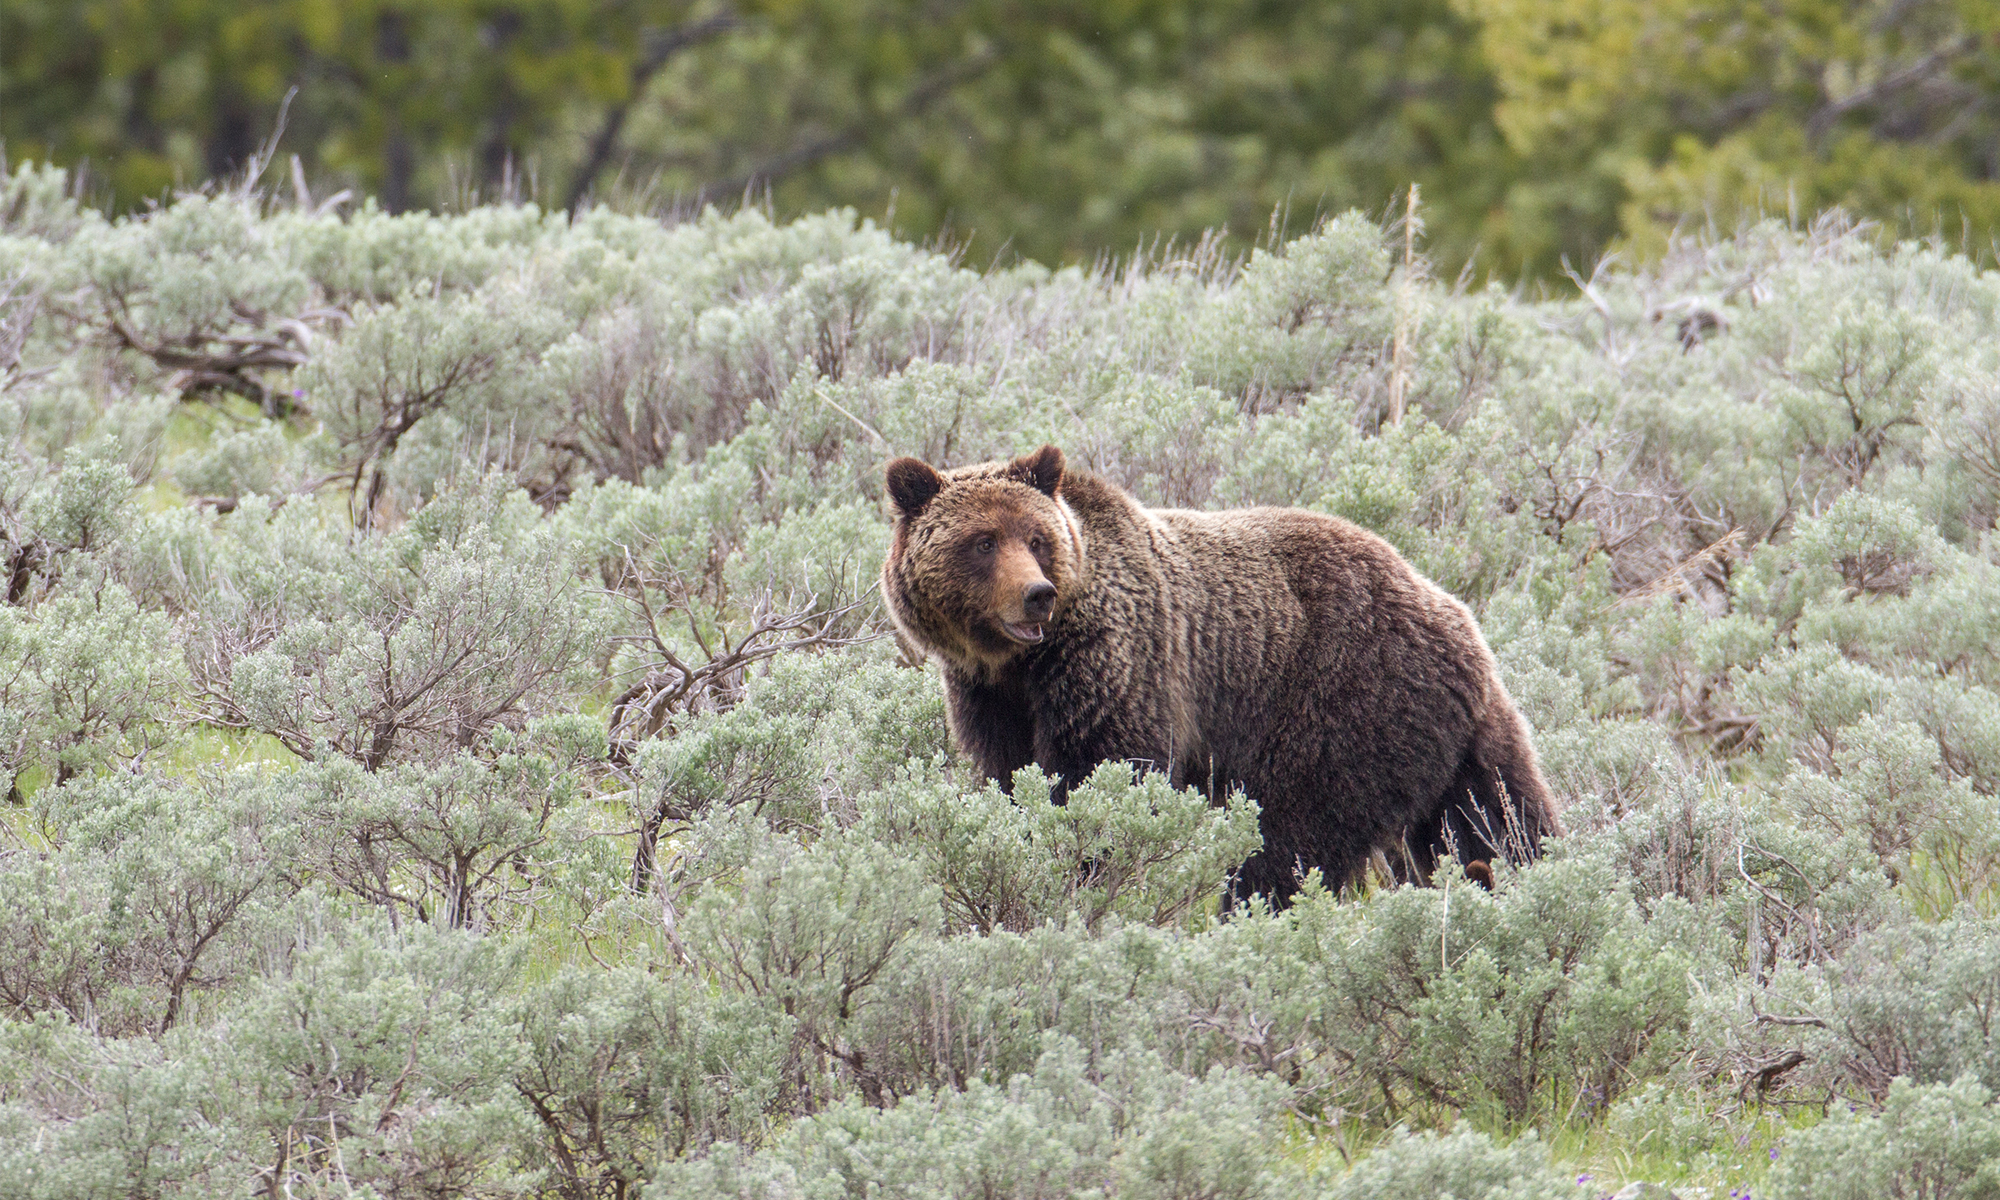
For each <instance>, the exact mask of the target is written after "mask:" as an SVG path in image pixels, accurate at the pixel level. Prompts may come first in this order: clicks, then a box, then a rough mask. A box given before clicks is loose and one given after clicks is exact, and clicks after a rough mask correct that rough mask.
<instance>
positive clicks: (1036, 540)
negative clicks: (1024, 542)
mask: <svg viewBox="0 0 2000 1200" xmlns="http://www.w3.org/2000/svg"><path fill="white" fill-rule="evenodd" d="M1041 552H1042V535H1041V534H1039V533H1038V534H1036V535H1035V536H1033V537H1031V538H1029V539H1028V553H1030V554H1037V555H1038V554H1040V553H1041Z"/></svg>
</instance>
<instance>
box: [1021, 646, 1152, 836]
mask: <svg viewBox="0 0 2000 1200" xmlns="http://www.w3.org/2000/svg"><path fill="white" fill-rule="evenodd" d="M1063 665H1064V666H1065V667H1066V668H1067V669H1062V670H1055V671H1045V672H1042V673H1040V674H1039V677H1037V678H1031V679H1030V681H1029V694H1030V696H1031V697H1032V699H1033V702H1034V706H1035V722H1034V738H1035V741H1034V761H1035V764H1036V765H1037V766H1039V767H1041V768H1042V770H1043V771H1045V772H1047V773H1048V774H1049V775H1051V776H1053V777H1055V791H1054V793H1053V796H1052V798H1053V799H1054V801H1055V802H1056V803H1057V804H1061V803H1063V802H1064V801H1065V800H1066V799H1067V798H1068V796H1069V789H1070V788H1072V787H1074V786H1076V785H1077V784H1080V783H1082V782H1083V781H1084V780H1085V779H1088V778H1089V777H1090V773H1091V772H1092V771H1095V770H1096V769H1097V768H1098V767H1099V766H1101V765H1103V764H1104V763H1107V762H1128V763H1131V764H1132V765H1133V766H1134V767H1135V768H1137V769H1138V770H1141V771H1171V770H1173V768H1174V762H1173V757H1174V754H1173V750H1174V748H1173V744H1172V743H1173V729H1174V726H1175V722H1174V720H1173V717H1172V714H1171V712H1170V710H1169V709H1168V707H1167V705H1166V704H1165V703H1164V701H1165V700H1166V699H1167V696H1166V695H1165V694H1164V690H1163V689H1161V688H1160V687H1158V685H1157V684H1154V685H1152V686H1148V683H1147V682H1145V681H1140V680H1132V681H1129V682H1128V683H1126V684H1125V685H1124V686H1109V687H1107V686H1106V685H1105V682H1104V677H1103V675H1102V674H1101V673H1099V672H1094V671H1092V670H1090V669H1089V668H1088V664H1087V663H1074V664H1063Z"/></svg>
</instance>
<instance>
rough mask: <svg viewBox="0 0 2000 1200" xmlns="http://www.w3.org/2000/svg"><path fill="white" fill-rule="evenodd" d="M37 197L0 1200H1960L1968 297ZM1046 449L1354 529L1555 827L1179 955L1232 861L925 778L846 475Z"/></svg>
mask: <svg viewBox="0 0 2000 1200" xmlns="http://www.w3.org/2000/svg"><path fill="white" fill-rule="evenodd" d="M64 196H65V191H64V183H63V181H62V179H61V178H60V177H59V176H58V175H56V174H55V173H53V172H49V171H44V170H36V169H32V168H23V169H21V170H19V171H17V172H16V173H15V174H14V175H13V176H12V177H11V178H10V179H8V180H7V182H6V184H5V191H4V193H0V222H4V223H0V421H4V423H5V428H6V434H7V442H6V454H5V457H4V462H0V538H4V542H0V555H4V558H5V562H4V587H5V601H6V602H5V605H4V606H0V764H4V774H5V778H6V781H7V783H8V784H9V786H10V793H9V796H8V801H7V804H6V806H5V807H4V808H0V815H4V821H0V911H4V913H5V919H4V921H0V1009H4V1013H5V1017H4V1020H0V1193H4V1194H7V1195H11V1196H25V1197H48V1198H52V1200H53V1198H57V1197H63V1198H68V1197H111V1196H118V1197H127V1196H131V1197H154V1196H161V1197H164V1196H210V1195H240V1194H258V1195H269V1196H282V1195H301V1196H302V1195H333V1196H350V1195H351V1196H369V1195H372V1196H380V1197H401V1196H426V1197H430V1196H437V1197H442V1196H479V1197H488V1196H493V1197H498V1196H548V1197H634V1196H638V1195H640V1194H641V1193H643V1194H645V1195H649V1196H663V1195H683V1194H686V1195H724V1196H741V1197H764V1198H777V1197H820V1196H828V1197H831V1196H849V1195H855V1196H859V1195H876V1196H885V1197H886V1196H904V1197H918V1196H968V1195H978V1196H992V1197H1002V1196H1005V1197H1030V1196H1037V1197H1039V1196H1063V1195H1100V1196H1107V1197H1109V1196H1116V1197H1187V1198H1193V1197H1216V1198H1222V1197H1230V1198H1249V1197H1289V1196H1296V1195H1308V1196H1323V1197H1362V1196H1368V1197H1398V1196H1407V1197H1412V1198H1415V1197H1430V1196H1439V1195H1445V1194H1450V1195H1454V1196H1460V1197H1487V1198H1501V1197H1507V1198H1516V1197H1520V1198H1525V1197H1585V1196H1597V1195H1603V1194H1608V1193H1610V1192H1613V1191H1616V1190H1618V1188H1619V1187H1621V1186H1622V1185H1624V1184H1626V1183H1628V1182H1632V1181H1636V1180H1641V1179H1646V1180H1652V1181H1656V1182H1657V1181H1667V1182H1672V1183H1675V1184H1677V1185H1690V1184H1691V1185H1696V1186H1701V1187H1707V1188H1709V1189H1710V1191H1709V1194H1710V1195H1715V1196H1720V1195H1721V1194H1722V1192H1723V1191H1724V1190H1725V1189H1729V1188H1736V1189H1739V1191H1740V1190H1741V1189H1745V1188H1751V1187H1754V1188H1755V1191H1756V1194H1757V1195H1759V1196H1764V1195H1767V1194H1768V1195H1775V1196H1797V1197H1804V1196H1813V1197H1828V1196H1880V1195H1892V1194H1900V1195H1917V1194H1922V1195H1926V1196H1935V1197H1946V1196H1967V1197H1969V1196H1987V1195H1992V1194H1995V1191H1996V1189H2000V1174H1996V1172H2000V1107H1996V1105H1995V1103H1994V1099H1993V1092H1994V1089H1996V1088H2000V1028H1996V1027H1995V1024H1994V1020H1993V1017H1994V1013H1995V1012H1996V1010H2000V917H1996V912H2000V812H1996V800H1995V792H1996V788H2000V691H1996V689H2000V574H1996V567H1995V561H1994V558H1995V549H1996V547H1995V539H1994V533H1993V530H1994V524H1995V519H1996V514H2000V329H1996V325H2000V277H1995V276H1994V275H1992V274H1991V273H1981V272H1980V271H1978V270H1976V269H1975V268H1974V267H1973V266H1971V265H1970V264H1969V263H1968V262H1967V261H1966V260H1964V259H1962V258H1958V257H1953V256H1950V255H1947V254H1943V253H1941V252H1938V251H1937V250H1935V249H1933V248H1929V247H1926V246H1923V245H1902V246H1897V247H1894V248H1893V249H1883V248H1881V247H1880V246H1879V245H1878V243H1877V242H1876V241H1875V240H1874V239H1873V238H1872V236H1871V235H1870V234H1869V232H1868V231H1867V230H1856V229H1852V228H1847V227H1845V226H1843V225H1841V224H1840V223H1838V222H1836V221H1832V220H1828V221H1822V222H1821V223H1819V224H1817V225H1815V226H1814V227H1812V228H1811V229H1808V230H1803V231H1801V230H1793V229H1787V228H1783V227H1779V226H1774V225H1773V226H1760V227H1756V228H1753V229H1750V230H1748V231H1746V232H1744V233H1742V234H1741V235H1739V236H1737V237H1734V238H1732V239H1729V240H1724V241H1715V242H1687V243H1682V244H1679V245H1677V246H1676V247H1675V248H1674V249H1673V251H1672V252H1671V253H1670V254H1669V255H1668V257H1667V258H1666V259H1665V260H1663V261H1662V262H1661V263H1659V264H1658V265H1656V266H1651V267H1647V268H1645V269H1643V270H1632V269H1625V268H1620V267H1615V266H1614V267H1608V268H1606V269H1604V270H1602V271H1600V272H1599V273H1598V274H1596V275H1595V276H1594V277H1592V278H1590V279H1588V280H1580V281H1579V290H1580V295H1578V296H1576V297H1575V298H1564V299H1552V300H1529V299H1524V298H1522V297H1520V296H1518V295H1513V294H1509V293H1507V292H1504V291H1500V290H1487V291H1477V292H1468V291H1464V290H1458V289H1454V288H1451V287H1446V286H1443V285H1441V284H1439V283H1437V282H1434V281H1431V280H1429V279H1428V278H1426V277H1425V274H1424V272H1423V270H1422V264H1421V262H1418V261H1412V260H1406V259H1405V258H1404V255H1403V249H1402V247H1403V240H1402V238H1401V237H1394V238H1387V239H1385V237H1384V235H1383V232H1382V231H1381V230H1379V229H1378V228H1377V227H1375V226H1374V225H1373V224H1371V223H1370V222H1368V221H1365V220H1362V219H1360V218H1358V217H1355V216H1346V217H1341V218H1337V219H1334V220H1332V221H1329V222H1327V223H1326V224H1325V225H1324V226H1323V227H1321V228H1320V229H1318V230H1317V231H1315V232H1314V233H1312V234H1311V235H1310V236H1306V237H1301V238H1299V239H1297V240H1293V241H1290V242H1287V243H1285V244H1282V245H1273V246H1269V247H1267V248H1265V249H1263V250H1260V251H1258V252H1256V253H1254V254H1252V255H1250V256H1249V257H1248V258H1247V259H1242V260H1237V259H1233V258H1229V257H1226V256H1224V255H1222V254H1220V253H1217V252H1215V251H1213V250H1212V249H1211V248H1210V247H1207V246H1201V245H1197V246H1192V247H1183V248H1181V249H1177V250H1173V251H1167V252H1162V253H1161V254H1159V255H1158V256H1156V257H1152V258H1148V259H1145V260H1142V261H1137V262H1131V263H1119V264H1111V265H1106V266H1104V267H1102V268H1099V269H1096V270H1076V269H1071V270H1063V271H1058V272H1050V271H1048V270H1045V269H1043V268H1041V267H1036V266H1032V265H1030V266H1023V267H1019V268H1015V269H1010V270H1003V271H996V272H990V273H984V274H982V273H980V272H978V271H973V270H968V269H965V268H964V267H963V266H961V265H960V264H959V263H957V262H955V261H954V260H953V258H952V257H951V256H950V255H948V254H943V253H939V252H936V251H934V250H930V249H925V248H922V247H918V246H912V245H907V244H902V243H898V242H897V241H895V240H893V239H892V238H890V237H888V236H886V235H884V234H883V233H881V232H879V231H878V230H876V229H874V228H872V227H869V226H867V225H865V224H857V222H856V221H855V220H854V219H853V218H852V217H851V216H847V215H843V214H840V213H832V214H829V215H825V216H820V217H815V218H811V219H808V220H802V221H799V222H796V223H794V224H790V225H776V224H773V223H772V222H771V221H769V220H767V219H765V218H764V217H762V216H760V215H759V214H757V213H755V212H748V213H744V214H741V215H738V216H735V217H727V218H725V217H722V216H718V215H714V214H709V215H704V216H702V217H700V218H699V219H695V220H690V221H688V222H686V223H684V224H679V225H674V226H663V225H661V224H659V223H657V222H654V221H649V220H642V219H637V218H631V217H625V216H619V215H614V214H612V213H609V212H605V211H596V212H591V213H588V214H586V215H584V216H582V217H580V218H577V219H576V220H574V221H572V220H570V219H569V218H567V217H565V216H562V215H554V216H551V215H546V214H543V213H540V212H537V211H536V210H534V209H532V208H524V207H488V208H481V209H477V210H475V211H472V212H469V213H466V214H464V215H462V216H455V217H435V216H424V215H406V216H395V217H391V216H387V215H384V214H382V213H380V212H377V211H374V210H372V209H363V210H361V211H359V212H356V213H353V214H351V215H348V216H344V217H342V216H336V215H331V214H327V213H315V212H311V211H301V210H294V209H291V208H288V207H283V206H278V205H271V204H267V203H266V202H265V201H263V200H261V199H260V198H258V197H256V196H245V195H241V194H213V195H205V196H190V197H185V198H182V199H180V200H177V201H176V202H174V203H173V204H171V205H169V206H167V207H165V208H162V209H160V210H158V211H154V212H152V213H149V214H147V215H145V216H143V217H140V218H134V219H125V220H119V221H115V222H113V221H107V220H105V219H103V218H102V217H100V216H99V215H98V214H96V213H93V212H90V211H85V210H79V209H78V208H77V207H75V206H74V205H73V204H72V203H70V202H69V201H67V200H66V199H65V198H64ZM1043 441H1052V442H1055V443H1057V444H1059V445H1061V446H1062V447H1063V448H1064V449H1065V451H1066V452H1067V453H1068V455H1069V456H1070V459H1071V461H1072V462H1073V463H1075V464H1076V465H1079V466H1082V467H1086V468H1088V469H1091V470H1095V471H1098V472H1101V473H1103V474H1105V475H1107V476H1108V477H1110V478H1111V479H1113V480H1115V481H1117V482H1118V483H1120V484H1122V485H1123V486H1125V487H1127V488H1129V489H1131V490H1132V491H1133V492H1135V493H1137V494H1138V495H1140V496H1141V497H1143V498H1145V499H1147V500H1149V501H1152V502H1155V503H1161V504H1173V505H1191V506H1200V507H1221V506H1228V505H1239V504H1252V503H1268V504H1296V505H1305V506H1309V507H1313V508H1316V509H1320V510H1322V511H1326V512H1332V513H1338V514H1341V515H1343V516H1346V517H1348V518H1351V519H1353V520H1355V521H1358V522H1360V523H1361V524H1363V525H1366V526H1368V527H1370V528H1372V529H1375V530H1377V531H1379V532H1381V533H1382V534H1383V535H1384V536H1386V537H1388V538H1389V539H1390V540H1391V541H1393V542H1394V543H1395V544H1396V545H1397V546H1399V547H1400V548H1401V549H1402V550H1403V551H1404V553H1405V554H1406V555H1408V556H1409V557H1410V559H1411V560H1412V561H1413V562H1414V563H1416V564H1417V566H1418V567H1419V568H1420V569H1421V570H1423V571H1425V572H1426V573H1428V574H1430V575H1431V576H1433V577H1434V578H1436V579H1437V580H1439V581H1440V582H1441V583H1442V584H1444V585H1445V586H1446V587H1448V588H1450V589H1451V590H1452V591H1453V592H1455V593H1457V594H1458V595H1460V596H1462V597H1464V598H1465V599H1466V600H1467V601H1468V602H1469V603H1470V604H1472V605H1473V606H1474V607H1475V609H1476V610H1477V611H1478V612H1479V614H1480V616H1481V619H1482V621H1483V622H1484V626H1485V629H1486V631H1487V634H1488V636H1489V638H1490V640H1491V641H1492V643H1493V645H1494V648H1495V650H1496V652H1497V654H1498V656H1499V658H1500V661H1501V664H1502V667H1503V671H1504V673H1505V675H1506V678H1507V682H1508V685H1509V687H1510V688H1511V689H1512V691H1513V693H1514V695H1515V696H1516V697H1517V699H1518V700H1519V701H1520V703H1521V704H1522V706H1523V708H1524V709H1525V711H1526V712H1527V713H1528V715H1529V717H1530V719H1531V720H1532V722H1533V724H1534V727H1535V730H1536V732H1537V738H1538V743H1539V746H1540V749H1541V753H1542V756H1543V759H1544V763H1545V766H1546V769H1547V771H1548V774H1549V776H1550V779H1551V782H1552V783H1553V784H1554V786H1555V787H1556V788H1557V790H1558V792H1559V794H1560V796H1561V798H1562V801H1563V803H1564V804H1565V805H1566V820H1567V822H1568V824H1569V826H1570V828H1571V834H1570V836H1568V837H1567V838H1565V839H1562V840H1561V841H1560V842H1559V843H1556V844H1553V845H1552V846H1551V848H1550V849H1551V853H1550V855H1549V857H1548V858H1547V859H1546V860H1544V861H1543V862H1542V863H1540V864H1538V865H1536V866H1534V867H1532V868H1530V869H1526V870H1522V871H1519V872H1515V873H1511V874H1504V875H1503V876H1502V878H1501V879H1500V880H1499V883H1498V886H1497V888H1496V890H1494V891H1493V892H1491V893H1488V892H1486V891H1483V890H1480V889H1478V888H1476V887H1473V886H1469V885H1468V884H1467V883H1466V881H1465V880H1464V879H1463V878H1462V877H1458V876H1456V875H1453V874H1450V873H1447V874H1445V875H1442V876H1441V877H1440V878H1439V879H1438V880H1437V881H1436V885H1435V886H1432V887H1426V888H1412V887H1401V888H1398V887H1392V886H1388V885H1387V884H1386V882H1385V881H1384V880H1382V879H1380V878H1368V879H1362V880H1353V881H1339V880H1334V881H1325V884H1324V886H1315V887H1310V888H1308V890H1307V891H1306V893H1304V894H1303V895H1302V896H1301V897H1300V899H1299V901H1298V902H1297V903H1296V904H1295V905H1294V906H1293V907H1291V908H1290V909H1289V910H1287V911H1285V912H1282V913H1272V912H1269V911H1265V910H1262V909H1259V908H1254V907H1253V908H1252V909H1250V910H1248V911H1241V910H1239V911H1237V912H1234V913H1232V914H1229V915H1228V916H1226V917H1224V916H1220V915H1218V913H1217V905H1216V901H1215V897H1216V895H1217V893H1218V890H1219V887H1220V883H1221V881H1222V879H1223V877H1224V875H1225V873H1226V872H1227V871H1228V870H1229V869H1230V868H1231V866H1233V865H1234V864H1235V863H1237V862H1239V861H1241V859H1242V858H1243V857H1244V856H1245V855H1246V854H1247V853H1248V852H1249V851H1250V849H1251V848H1252V847H1253V846H1254V845H1255V839H1256V836H1257V835H1256V824H1255V819H1254V814H1253V812H1252V811H1251V810H1250V809H1249V808H1248V807H1247V806H1245V805H1242V804H1236V805H1232V806H1228V807H1221V808H1211V807H1209V806H1208V805H1207V804H1206V803H1205V802H1204V801H1203V800H1202V799H1201V798H1200V797H1198V796H1195V795H1192V794H1181V793H1176V792H1174V791H1172V790H1171V789H1169V788H1167V787H1165V786H1163V785H1162V784H1161V783H1160V782H1159V781H1158V780H1157V779H1150V778H1142V779H1134V778H1133V777H1132V775H1131V774H1130V773H1129V772H1128V771H1126V770H1123V769H1120V768H1116V767H1108V768H1105V769H1103V770H1101V771H1100V772H1099V773H1098V774H1097V775H1095V776H1094V777H1092V778H1091V779H1090V780H1089V781H1088V782H1087V783H1086V784H1084V785H1083V786H1081V787H1079V788H1078V789H1077V790H1076V791H1075V792H1074V793H1073V794H1072V796H1071V799H1070V803H1069V804H1068V805H1067V806H1066V807H1057V806H1054V805H1051V804H1050V803H1049V802H1048V788H1047V785H1046V781H1045V780H1042V779H1039V778H1037V777H1033V776H1032V775H1030V776H1024V777H1023V778H1022V780H1021V781H1020V782H1019V785H1018V786H1017V788H1016V794H1015V795H1014V796H1013V797H1012V798H1011V799H1010V798H1008V797H1005V796H1002V795H1000V794H999V793H998V792H997V791H995V790H994V789H992V788H988V787H985V786H982V785H981V784H980V783H979V782H978V781H977V780H976V779H975V778H974V777H973V776H972V774H971V773H970V772H969V771H968V769H967V767H966V765H965V764H964V763H962V762H960V761H958V760H957V759H955V758H954V755H953V752H952V750H951V747H950V745H949V742H948V739H947V736H946V732H945V728H944V719H943V712H942V702H941V696H940V692H939V686H938V682H937V679H936V678H935V676H934V674H933V673H932V672H931V671H929V670H927V669H925V668H923V667H922V666H921V665H919V664H916V663H913V662H912V661H911V660H910V659H909V658H908V657H907V656H906V655H905V654H903V653H902V652H901V651H900V650H899V648H898V646H897V645H896V643H895V641H894V640H893V638H891V637H889V636H887V630H886V625H885V621H884V617H883V614H882V611H881V608H880V606H879V604H878V602H877V598H876V596H875V593H874V590H873V579H874V573H875V571H876V569H877V567H878V565H879V563H880V561H881V558H882V555H883V552H884V549H885V545H886V538H887V523H886V521H885V520H884V518H883V517H882V515H881V508H880V489H881V482H880V470H881V466H882V464H883V462H884V461H885V460H886V459H887V458H888V457H890V456H892V455H893V454H899V453H913V454H920V455H923V456H925V457H927V458H929V459H931V460H933V461H942V462H950V463H960V462H967V461H976V460H979V459H982V458H987V457H994V456H999V455H1005V454H1012V453H1018V452H1020V451H1021V450H1024V449H1028V448H1031V447H1033V446H1035V445H1037V444H1039V443H1041V442H1043ZM1585 1177H1588V1178H1585ZM1696 1194H1698V1193H1696Z"/></svg>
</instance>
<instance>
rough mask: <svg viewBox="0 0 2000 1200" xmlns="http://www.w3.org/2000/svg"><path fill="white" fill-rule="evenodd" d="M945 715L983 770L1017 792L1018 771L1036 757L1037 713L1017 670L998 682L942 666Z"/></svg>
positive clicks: (963, 747) (1008, 790)
mask: <svg viewBox="0 0 2000 1200" xmlns="http://www.w3.org/2000/svg"><path fill="white" fill-rule="evenodd" d="M944 696H945V715H946V717H947V718H948V720H949V721H950V724H951V733H952V738H953V739H954V740H955V741H957V743H958V747H959V749H961V750H963V751H964V752H965V755H966V757H967V758H970V759H971V760H972V763H973V765H974V766H976V767H978V768H979V772H980V774H982V775H984V776H985V777H986V778H988V779H991V780H993V781H994V782H996V783H998V784H999V785H1000V789H1001V790H1002V791H1004V792H1006V793H1008V794H1009V795H1012V794H1013V791H1014V772H1016V771H1018V770H1020V769H1021V768H1022V767H1025V766H1027V765H1028V764H1029V763H1032V762H1034V761H1035V717H1034V709H1033V706H1032V705H1031V704H1030V702H1029V699H1028V692H1027V688H1026V687H1025V686H1024V684H1023V682H1022V680H1021V678H1020V676H1019V674H1018V673H1010V674H1009V675H1007V676H1005V677H1003V678H1002V679H1000V680H999V681H997V682H996V681H992V680H983V679H977V678H974V677H973V676H971V675H969V674H967V673H965V672H962V671H959V670H957V669H955V668H952V667H946V668H945V671H944Z"/></svg>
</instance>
